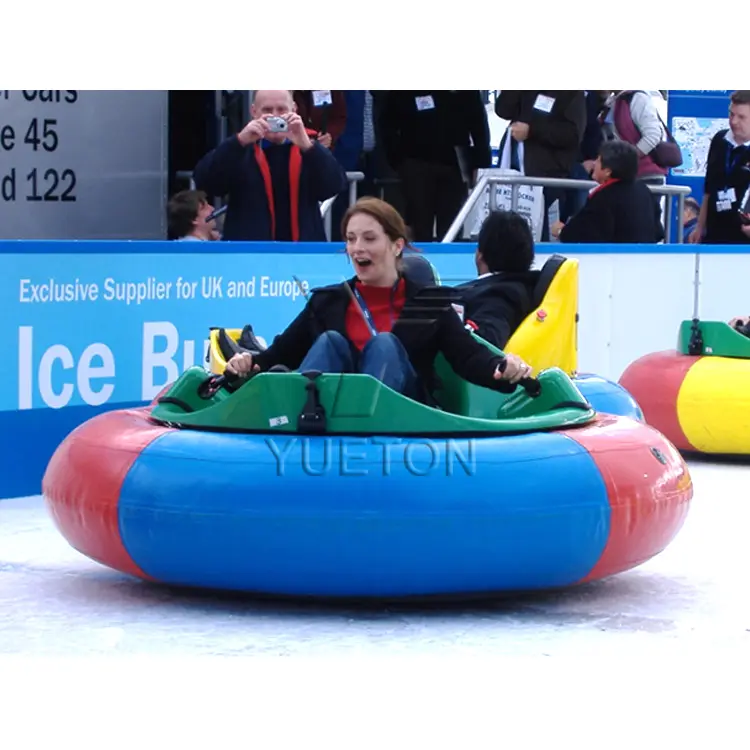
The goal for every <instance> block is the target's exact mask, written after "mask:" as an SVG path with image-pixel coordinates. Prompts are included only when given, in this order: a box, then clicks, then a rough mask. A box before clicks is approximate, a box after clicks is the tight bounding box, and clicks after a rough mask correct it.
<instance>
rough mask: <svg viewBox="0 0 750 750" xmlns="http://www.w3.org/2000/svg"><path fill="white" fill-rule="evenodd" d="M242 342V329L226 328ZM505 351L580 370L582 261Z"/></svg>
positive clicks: (220, 363) (568, 262)
mask: <svg viewBox="0 0 750 750" xmlns="http://www.w3.org/2000/svg"><path fill="white" fill-rule="evenodd" d="M225 331H226V333H227V335H228V336H229V337H230V338H232V339H233V340H234V341H238V340H239V338H240V334H241V333H242V329H241V328H226V329H225ZM218 337H219V331H218V329H213V330H212V331H211V335H210V348H209V362H210V369H211V372H212V373H213V374H214V375H221V373H223V372H224V367H225V366H226V361H225V360H224V356H223V355H222V353H221V348H220V346H219V339H218ZM505 350H506V351H508V352H511V353H513V354H517V355H518V356H519V357H521V359H523V360H524V361H525V362H528V363H529V364H530V365H531V366H532V368H533V370H534V372H535V373H538V372H541V371H542V370H546V369H548V368H550V367H559V368H560V369H561V370H563V371H565V372H566V373H567V374H568V375H570V376H571V377H573V376H575V374H576V372H577V368H578V261H577V260H573V259H572V258H566V259H565V260H564V261H563V262H562V263H561V265H560V266H559V268H558V269H557V271H556V273H555V275H554V277H553V278H552V281H551V283H550V285H549V287H548V289H547V291H546V293H545V294H544V297H543V299H542V301H541V303H540V304H538V305H537V306H536V308H535V309H534V310H533V311H532V312H531V313H530V314H529V315H527V316H526V318H525V319H524V321H523V323H521V325H520V326H519V327H518V328H517V329H516V331H515V333H514V334H513V335H512V336H511V339H510V341H509V342H508V345H507V346H506V347H505Z"/></svg>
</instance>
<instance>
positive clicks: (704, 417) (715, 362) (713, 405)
mask: <svg viewBox="0 0 750 750" xmlns="http://www.w3.org/2000/svg"><path fill="white" fill-rule="evenodd" d="M748 382H750V361H748V360H747V359H734V358H730V357H700V358H696V359H695V360H694V364H693V365H692V366H691V367H690V369H689V370H688V371H687V373H686V375H685V379H684V380H683V381H682V385H681V386H680V389H679V392H678V394H677V418H678V420H679V423H680V427H681V428H682V431H683V432H684V433H685V437H686V438H687V439H688V441H689V442H690V445H691V446H693V448H694V449H695V450H697V451H700V452H701V453H719V454H727V455H729V454H732V455H747V453H748V452H750V393H748V389H747V384H748Z"/></svg>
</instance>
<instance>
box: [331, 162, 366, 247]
mask: <svg viewBox="0 0 750 750" xmlns="http://www.w3.org/2000/svg"><path fill="white" fill-rule="evenodd" d="M364 179H365V173H364V172H347V173H346V181H347V182H348V183H349V205H350V206H353V205H354V204H355V203H356V202H357V183H358V182H362V180H364ZM337 198H338V195H334V196H333V197H332V198H328V199H326V200H324V201H323V202H322V203H321V204H320V215H321V216H322V217H323V225H324V227H325V233H326V237H327V238H328V241H329V242H330V241H331V232H332V225H331V222H332V221H333V216H332V209H333V204H334V203H335V202H336V199H337Z"/></svg>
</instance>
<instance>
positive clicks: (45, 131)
mask: <svg viewBox="0 0 750 750" xmlns="http://www.w3.org/2000/svg"><path fill="white" fill-rule="evenodd" d="M53 125H57V120H44V121H43V123H42V137H41V138H40V137H39V120H38V119H37V118H36V117H35V118H34V119H33V120H32V121H31V124H30V125H29V129H28V130H27V131H26V135H25V136H24V139H23V142H24V143H28V144H30V145H32V146H33V147H34V151H38V150H39V146H40V145H41V147H42V148H43V149H44V150H45V151H54V150H55V149H56V148H57V146H58V143H59V139H58V137H57V133H56V132H55V130H54V128H53ZM47 139H49V141H50V142H49V143H48V142H47Z"/></svg>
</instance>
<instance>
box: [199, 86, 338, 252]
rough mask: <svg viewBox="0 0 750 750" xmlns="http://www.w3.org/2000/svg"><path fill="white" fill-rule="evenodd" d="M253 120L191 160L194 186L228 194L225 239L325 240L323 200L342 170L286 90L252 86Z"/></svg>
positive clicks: (335, 190) (331, 193)
mask: <svg viewBox="0 0 750 750" xmlns="http://www.w3.org/2000/svg"><path fill="white" fill-rule="evenodd" d="M250 114H251V116H252V120H251V121H250V122H249V123H248V124H247V125H246V126H245V127H244V128H243V129H242V130H241V131H240V132H239V133H237V134H236V135H233V136H231V137H229V138H227V139H226V140H225V141H224V142H223V143H221V144H219V146H218V147H217V148H215V149H213V150H212V151H210V152H209V153H208V154H206V155H205V156H204V157H203V158H202V159H201V160H200V162H199V163H198V164H197V165H196V167H195V172H194V175H193V177H194V180H195V184H196V188H197V189H199V190H204V191H205V192H206V193H208V194H209V195H220V196H228V197H227V213H226V217H225V220H224V234H223V237H224V239H225V240H245V241H261V240H270V241H278V242H325V240H326V236H325V230H324V227H323V220H322V218H321V216H320V205H319V203H320V202H321V201H324V200H326V199H327V198H330V197H332V196H334V195H336V194H338V193H339V192H341V191H342V190H344V189H345V188H346V174H345V172H344V170H343V169H342V167H341V166H340V165H339V163H338V162H337V161H336V159H335V158H334V157H333V156H332V154H331V152H330V151H329V150H328V149H327V148H325V147H324V146H322V145H321V144H320V143H318V142H317V140H315V135H316V134H315V132H314V131H310V130H308V129H306V128H305V125H304V123H303V121H302V118H301V117H300V116H299V115H298V114H297V113H296V111H295V105H294V101H293V98H292V93H291V91H257V92H256V93H255V98H254V100H253V104H252V107H251V109H250Z"/></svg>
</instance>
